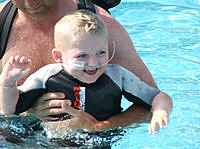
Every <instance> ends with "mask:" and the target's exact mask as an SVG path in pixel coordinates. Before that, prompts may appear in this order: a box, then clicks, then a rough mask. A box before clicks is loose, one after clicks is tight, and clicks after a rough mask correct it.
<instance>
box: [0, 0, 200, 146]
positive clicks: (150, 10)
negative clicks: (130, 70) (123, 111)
mask: <svg viewBox="0 0 200 149" xmlns="http://www.w3.org/2000/svg"><path fill="white" fill-rule="evenodd" d="M0 2H2V0H1V1H0ZM111 13H112V15H113V16H114V17H115V18H116V19H117V20H118V21H119V22H120V23H121V24H122V25H123V26H124V27H125V28H126V30H127V31H128V33H129V35H130V37H131V39H132V41H133V43H134V45H135V47H136V49H137V51H138V54H139V55H140V56H141V58H142V59H143V61H144V62H145V64H146V65H147V67H148V68H149V70H150V71H151V73H152V74H153V77H154V78H155V80H156V82H157V84H158V86H159V88H160V89H161V90H163V91H165V92H167V93H168V94H169V95H170V96H171V97H172V99H173V102H174V110H173V113H172V114H171V116H170V124H169V126H168V127H165V128H164V129H162V130H161V131H160V132H159V133H158V134H155V135H152V134H150V133H148V131H147V129H148V125H149V124H139V125H132V126H131V127H128V128H126V129H119V130H118V131H115V130H113V131H109V132H102V133H97V134H88V133H81V132H77V133H74V132H72V135H71V136H70V135H69V136H67V137H65V138H62V137H61V138H60V137H59V135H61V134H56V133H55V132H48V131H47V133H46V132H45V131H44V130H43V129H42V127H39V124H38V122H37V121H36V122H34V120H32V118H26V117H25V118H4V117H3V116H2V117H1V118H0V148H15V149H17V148H41V147H44V148H62V147H65V148H67V147H69V148H100V147H102V148H112V149H141V148H144V149H173V148H174V149H199V148H200V80H199V78H200V69H199V68H200V0H179V1H176V0H164V1H163V0H122V2H121V3H120V5H118V6H117V7H115V8H113V9H112V10H111ZM128 105H129V104H128V103H127V102H123V106H124V107H127V106H128ZM62 135H63V134H62ZM62 135H61V136H62ZM64 135H65V134H64ZM48 136H51V138H50V137H48ZM52 136H54V138H52Z"/></svg>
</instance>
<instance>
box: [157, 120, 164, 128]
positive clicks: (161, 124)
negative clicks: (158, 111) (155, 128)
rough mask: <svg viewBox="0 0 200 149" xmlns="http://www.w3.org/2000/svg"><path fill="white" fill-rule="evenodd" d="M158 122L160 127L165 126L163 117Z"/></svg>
mask: <svg viewBox="0 0 200 149" xmlns="http://www.w3.org/2000/svg"><path fill="white" fill-rule="evenodd" d="M158 124H159V127H160V128H163V121H162V120H161V119H159V121H158Z"/></svg>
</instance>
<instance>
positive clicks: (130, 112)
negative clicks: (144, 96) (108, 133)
mask: <svg viewBox="0 0 200 149" xmlns="http://www.w3.org/2000/svg"><path fill="white" fill-rule="evenodd" d="M150 119H151V112H150V111H148V110H146V109H144V108H143V107H140V106H137V105H132V106H130V107H129V108H128V109H127V110H126V111H124V112H122V113H120V114H118V115H115V116H112V117H110V118H109V119H108V120H106V121H100V122H99V123H98V124H97V130H106V129H111V128H118V127H124V126H129V125H131V124H132V123H146V122H150Z"/></svg>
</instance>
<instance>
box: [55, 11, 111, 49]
mask: <svg viewBox="0 0 200 149" xmlns="http://www.w3.org/2000/svg"><path fill="white" fill-rule="evenodd" d="M85 35H100V36H104V38H105V40H106V41H107V42H108V30H107V28H106V25H105V23H104V22H103V20H102V19H101V18H100V17H99V16H97V15H96V14H95V13H93V12H91V11H88V10H83V9H82V10H76V11H72V12H69V13H67V14H66V15H65V16H63V17H62V18H61V19H60V20H59V21H58V22H57V23H56V25H55V30H54V40H55V47H56V48H57V47H62V44H63V42H62V41H67V43H69V42H73V39H76V38H81V37H82V36H85ZM63 38H65V39H63Z"/></svg>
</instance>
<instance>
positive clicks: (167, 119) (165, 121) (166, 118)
mask: <svg viewBox="0 0 200 149" xmlns="http://www.w3.org/2000/svg"><path fill="white" fill-rule="evenodd" d="M163 121H164V123H165V124H166V125H168V124H169V118H168V117H164V118H163Z"/></svg>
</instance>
